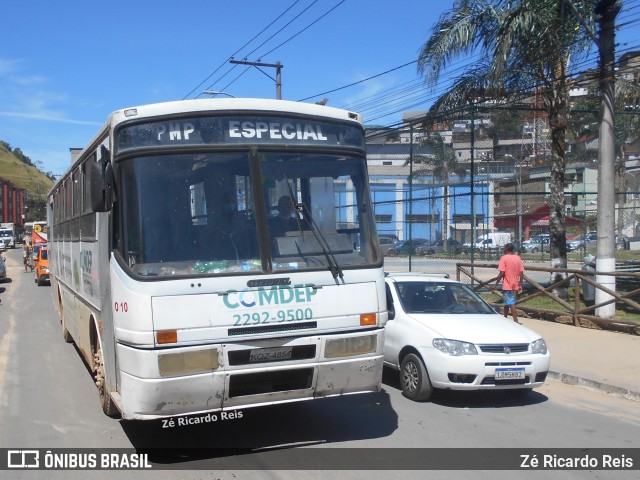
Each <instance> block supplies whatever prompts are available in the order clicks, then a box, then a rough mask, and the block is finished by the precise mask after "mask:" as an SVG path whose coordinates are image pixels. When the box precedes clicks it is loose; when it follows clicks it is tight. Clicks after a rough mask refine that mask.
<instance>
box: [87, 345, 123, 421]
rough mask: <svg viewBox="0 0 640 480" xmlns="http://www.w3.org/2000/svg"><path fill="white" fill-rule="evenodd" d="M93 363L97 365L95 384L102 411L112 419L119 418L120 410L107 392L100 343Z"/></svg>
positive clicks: (95, 350) (95, 351) (96, 348)
mask: <svg viewBox="0 0 640 480" xmlns="http://www.w3.org/2000/svg"><path fill="white" fill-rule="evenodd" d="M93 363H94V365H95V382H96V386H97V387H98V393H99V394H100V404H101V405H102V411H103V412H104V413H105V415H107V416H108V417H111V418H117V417H118V416H119V412H118V409H117V408H116V405H115V403H114V402H113V400H112V399H111V395H109V392H108V391H107V387H106V382H105V375H104V360H103V358H102V350H101V348H100V344H99V343H98V344H97V345H96V347H95V349H94V355H93Z"/></svg>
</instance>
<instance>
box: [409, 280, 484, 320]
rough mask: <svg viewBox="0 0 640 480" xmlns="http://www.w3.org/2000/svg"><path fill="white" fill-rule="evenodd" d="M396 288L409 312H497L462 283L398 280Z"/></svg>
mask: <svg viewBox="0 0 640 480" xmlns="http://www.w3.org/2000/svg"><path fill="white" fill-rule="evenodd" d="M396 290H397V291H398V295H399V296H400V302H401V303H402V308H403V309H404V311H405V312H407V313H453V314H463V313H495V311H494V310H493V309H492V308H491V307H490V306H489V305H488V304H487V303H486V302H485V301H484V300H482V299H481V298H480V297H478V295H476V294H475V293H474V292H473V291H472V290H471V289H470V288H468V287H467V286H466V285H464V284H461V283H451V282H424V281H404V282H396Z"/></svg>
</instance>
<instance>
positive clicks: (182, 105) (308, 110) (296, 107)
mask: <svg viewBox="0 0 640 480" xmlns="http://www.w3.org/2000/svg"><path fill="white" fill-rule="evenodd" d="M211 111H220V112H225V111H226V112H241V111H263V112H272V113H273V112H277V113H280V114H282V113H293V114H300V115H316V116H319V117H326V118H332V119H335V120H344V121H348V122H357V123H359V124H362V119H361V117H360V115H359V114H357V113H354V112H350V111H348V110H343V109H340V108H334V107H327V106H325V105H318V104H315V103H303V102H293V101H290V100H274V99H266V98H200V99H195V100H179V101H174V102H163V103H152V104H148V105H139V106H135V107H129V108H123V109H120V110H116V111H115V112H113V113H111V115H110V116H109V120H110V121H111V124H112V125H113V124H116V123H119V122H121V121H124V120H128V119H131V118H132V117H135V116H140V117H155V116H162V115H168V114H171V113H178V112H211Z"/></svg>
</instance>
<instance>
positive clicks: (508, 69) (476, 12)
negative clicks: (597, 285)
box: [418, 0, 597, 267]
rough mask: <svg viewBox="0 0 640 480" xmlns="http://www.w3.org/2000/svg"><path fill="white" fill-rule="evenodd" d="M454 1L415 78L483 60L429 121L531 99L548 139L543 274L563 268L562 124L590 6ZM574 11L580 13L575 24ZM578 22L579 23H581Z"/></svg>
mask: <svg viewBox="0 0 640 480" xmlns="http://www.w3.org/2000/svg"><path fill="white" fill-rule="evenodd" d="M571 1H572V3H573V5H574V6H575V10H574V9H573V8H571V7H570V6H569V5H568V1H564V0H494V1H491V0H458V1H457V2H456V3H455V4H454V7H453V9H452V10H450V11H449V12H446V13H445V14H443V15H442V17H441V18H440V19H439V20H438V22H437V23H436V24H435V26H434V27H433V29H432V35H431V37H430V38H429V39H428V40H427V41H426V43H425V44H424V45H423V46H422V48H421V50H420V54H419V57H418V71H419V72H420V73H421V74H423V75H424V76H425V79H426V81H427V83H429V84H432V85H435V84H436V82H437V81H438V80H439V78H440V74H441V72H442V71H443V70H444V69H445V68H446V67H447V66H448V65H449V64H450V63H451V62H452V61H453V60H455V59H456V58H457V57H460V56H464V55H470V54H477V55H478V56H479V57H480V58H482V59H484V60H481V61H479V62H478V63H477V64H476V65H475V66H473V67H471V68H470V69H469V70H468V71H466V72H465V73H463V74H462V75H461V76H459V77H458V78H457V79H456V80H455V82H454V83H453V85H452V87H451V89H450V90H449V91H448V92H447V93H445V94H444V95H442V96H441V97H440V98H439V99H438V100H437V101H436V102H435V103H434V105H433V106H432V108H431V110H430V115H436V114H441V113H443V112H447V111H449V112H450V111H451V109H456V108H457V109H460V108H461V107H465V106H467V107H468V106H469V105H472V104H473V103H474V102H478V101H483V100H484V99H496V98H500V99H504V100H505V101H508V100H510V99H516V98H522V97H523V94H524V93H528V94H532V93H533V94H536V95H539V96H540V98H541V100H542V103H543V105H544V109H545V111H546V117H547V122H548V124H549V127H550V131H551V144H552V158H551V179H550V195H549V204H550V215H549V233H550V247H551V248H550V249H551V266H552V267H566V265H567V253H566V240H565V233H566V230H565V208H564V174H565V133H566V129H567V124H568V118H569V114H570V111H569V89H570V87H571V83H570V76H569V74H570V69H569V65H570V63H569V62H570V61H573V62H576V61H578V60H579V57H580V56H581V55H586V54H587V53H588V51H589V49H590V47H591V46H592V40H591V39H590V37H589V35H588V32H587V31H586V30H585V28H584V27H583V22H584V24H586V25H588V26H592V25H593V24H594V19H593V13H592V12H593V8H594V5H595V4H596V3H597V0H571ZM575 11H577V12H579V13H580V16H581V17H582V19H580V18H578V16H577V15H576V13H575ZM581 20H582V21H581Z"/></svg>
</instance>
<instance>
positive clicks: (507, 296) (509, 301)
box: [502, 290, 516, 305]
mask: <svg viewBox="0 0 640 480" xmlns="http://www.w3.org/2000/svg"><path fill="white" fill-rule="evenodd" d="M502 299H503V300H504V304H505V305H515V304H516V292H515V290H503V291H502Z"/></svg>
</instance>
